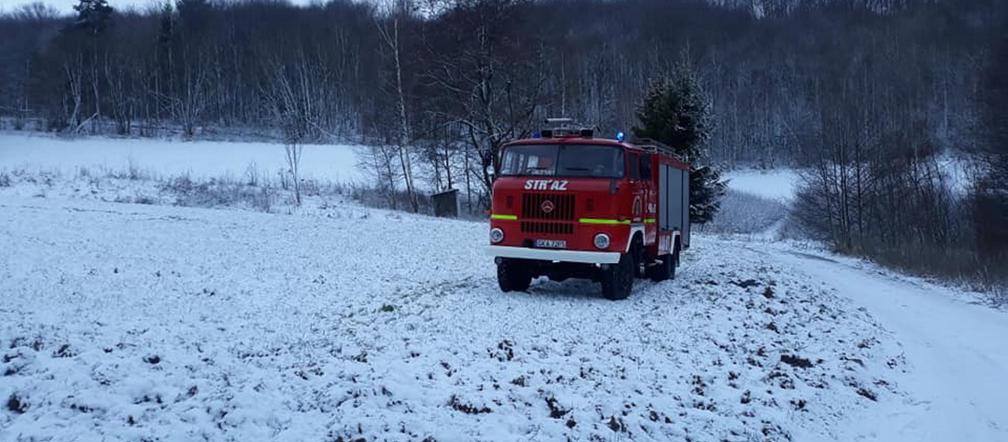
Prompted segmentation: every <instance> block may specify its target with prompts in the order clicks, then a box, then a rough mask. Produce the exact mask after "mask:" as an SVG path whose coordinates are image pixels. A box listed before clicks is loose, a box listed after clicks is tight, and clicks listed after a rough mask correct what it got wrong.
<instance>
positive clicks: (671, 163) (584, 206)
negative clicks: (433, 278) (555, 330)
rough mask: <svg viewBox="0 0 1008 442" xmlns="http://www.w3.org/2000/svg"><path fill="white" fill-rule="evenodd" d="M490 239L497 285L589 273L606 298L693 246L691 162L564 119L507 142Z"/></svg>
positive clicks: (671, 272)
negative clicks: (603, 135) (538, 133)
mask: <svg viewBox="0 0 1008 442" xmlns="http://www.w3.org/2000/svg"><path fill="white" fill-rule="evenodd" d="M500 161H501V163H500V168H499V170H500V174H499V175H498V176H497V177H496V180H495V181H494V184H493V199H492V206H491V214H490V245H489V247H488V249H487V252H488V253H489V254H490V255H491V256H493V257H494V258H495V263H496V265H497V277H498V283H499V285H500V288H501V290H503V291H505V292H507V291H524V290H527V289H528V287H529V286H530V284H531V281H532V280H533V279H534V278H537V277H539V276H547V277H549V278H550V279H552V280H556V281H563V280H565V279H567V278H586V279H591V280H594V281H597V282H600V283H601V285H602V293H603V295H605V296H606V297H607V298H610V299H625V298H626V297H628V296H629V295H630V292H631V291H632V289H633V284H634V279H635V278H637V277H643V276H650V277H651V278H652V279H653V280H656V281H661V280H665V279H670V278H674V277H675V269H676V266H678V264H679V256H680V253H681V251H682V250H683V249H685V248H686V247H688V246H689V172H688V171H689V167H688V166H687V165H686V164H685V163H683V162H682V161H680V160H679V159H678V158H676V157H675V155H674V154H673V153H672V149H670V148H668V147H666V146H663V145H660V144H659V143H655V142H653V141H650V140H643V141H637V142H633V143H628V142H624V140H623V139H622V137H621V136H617V138H616V139H603V138H595V137H594V133H593V131H592V130H590V129H579V128H570V127H561V128H557V129H550V130H544V131H542V135H541V136H539V137H536V138H530V139H522V140H516V141H513V142H511V143H508V144H507V145H505V146H504V147H503V148H502V152H501V160H500Z"/></svg>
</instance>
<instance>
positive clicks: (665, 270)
mask: <svg viewBox="0 0 1008 442" xmlns="http://www.w3.org/2000/svg"><path fill="white" fill-rule="evenodd" d="M658 259H660V260H661V264H655V265H653V266H651V268H650V270H651V280H652V281H654V282H662V281H665V280H667V279H670V278H675V255H673V254H671V253H670V254H668V255H662V256H659V257H658Z"/></svg>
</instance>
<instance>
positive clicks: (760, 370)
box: [0, 192, 904, 440]
mask: <svg viewBox="0 0 1008 442" xmlns="http://www.w3.org/2000/svg"><path fill="white" fill-rule="evenodd" d="M485 230H486V228H485V226H484V225H482V224H481V223H468V222H459V221H445V220H439V219H432V218H426V217H415V216H408V215H401V214H397V213H390V212H384V211H379V210H372V209H364V208H360V207H356V206H352V205H345V206H341V207H336V208H330V209H328V210H327V211H324V212H320V214H319V215H318V216H307V215H293V216H291V215H271V214H260V213H255V212H249V211H238V210H207V209H187V208H177V207H163V206H147V205H132V204H116V203H105V202H95V201H86V200H76V199H71V200H60V199H53V198H30V197H29V198H25V197H21V196H15V195H13V194H10V193H5V192H0V243H2V244H4V245H5V247H3V248H2V250H0V263H2V264H3V265H2V266H0V297H2V302H0V305H2V307H0V344H2V347H3V348H4V350H3V352H4V353H3V361H4V362H3V370H4V371H5V372H6V373H7V375H6V376H4V377H3V378H2V379H3V382H2V383H0V398H2V399H4V401H5V402H8V403H9V404H8V407H6V408H4V409H3V411H2V412H0V439H5V440H8V439H16V438H18V437H39V438H46V437H53V438H56V439H63V438H65V437H69V436H70V435H74V436H80V437H83V438H86V439H99V438H111V439H139V438H149V439H155V438H162V439H182V440H191V439H202V438H209V439H214V440H216V439H227V438H230V439H235V440H260V439H277V440H324V439H326V438H333V439H335V438H338V437H339V436H343V437H345V438H350V437H353V436H365V437H367V438H368V439H369V440H372V439H382V438H390V439H417V438H424V437H426V436H433V437H435V438H437V439H438V440H459V439H495V440H499V439H506V440H528V439H539V440H553V439H557V438H563V437H565V436H566V437H572V438H575V439H585V438H590V437H594V438H601V439H613V438H621V437H630V438H633V439H638V440H667V439H670V438H671V439H682V438H690V439H693V440H721V439H729V440H761V439H769V440H782V439H787V438H788V437H789V435H792V434H807V433H809V434H824V435H829V434H831V431H832V430H831V429H832V428H833V426H834V425H835V424H836V423H837V422H840V421H841V420H842V419H843V418H844V417H845V416H848V415H849V413H850V412H852V411H856V410H861V409H864V408H872V407H875V406H876V405H875V404H876V402H875V401H876V400H878V399H879V398H883V399H885V398H890V397H901V396H900V393H899V387H898V385H897V384H896V381H895V380H894V376H896V375H897V374H898V373H899V372H900V371H901V370H903V369H904V364H903V361H902V359H901V357H900V352H899V349H898V348H897V347H896V345H895V343H894V342H893V340H892V338H891V337H890V335H889V334H888V333H887V332H885V331H884V330H883V329H882V328H881V327H880V326H879V325H877V324H876V323H875V321H874V320H873V319H872V317H871V316H870V315H868V314H867V313H866V312H865V311H864V310H861V309H858V308H856V307H855V306H853V305H851V304H849V303H848V302H846V301H844V300H843V299H841V298H839V297H837V296H836V294H835V292H833V291H832V290H831V289H828V288H825V287H821V286H819V285H817V284H810V283H809V282H808V281H807V280H806V279H805V278H804V277H803V276H801V273H800V272H797V271H796V270H795V269H793V268H791V267H788V266H785V265H781V264H780V263H778V262H777V261H776V260H774V259H773V258H772V257H769V256H766V255H764V254H761V253H758V252H754V251H748V250H744V249H740V248H738V247H734V246H731V244H729V243H726V242H722V241H719V240H715V239H710V238H704V237H697V239H696V241H695V247H694V248H693V249H691V250H690V253H689V255H688V257H687V258H686V261H687V263H686V265H685V266H684V267H683V268H682V271H681V273H680V275H679V278H678V279H677V280H676V281H674V282H667V283H662V284H653V283H649V282H642V283H641V284H640V287H638V289H637V291H636V292H635V294H634V296H633V297H632V298H631V299H630V300H628V301H626V302H616V303H614V302H609V301H606V300H604V299H602V298H601V297H599V296H598V294H597V293H598V288H597V287H596V286H595V285H592V284H588V283H585V282H577V281H568V282H565V283H562V284H561V283H554V282H539V283H537V284H536V285H534V286H533V288H532V290H531V293H519V294H503V293H500V292H499V291H498V289H497V288H496V283H495V279H494V276H493V267H492V263H491V261H490V259H489V258H487V257H485V256H483V255H482V251H481V246H482V245H483V243H484V242H485V241H484V237H485V233H486V232H485ZM11 404H13V406H12V405H11Z"/></svg>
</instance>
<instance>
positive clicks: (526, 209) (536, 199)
mask: <svg viewBox="0 0 1008 442" xmlns="http://www.w3.org/2000/svg"><path fill="white" fill-rule="evenodd" d="M547 202H549V204H550V205H552V208H553V210H550V211H548V212H547V211H545V210H543V205H544V204H546V203H547ZM521 207H522V212H521V213H522V215H521V216H522V219H535V220H551V221H573V220H574V195H570V194H563V193H523V194H522V206H521Z"/></svg>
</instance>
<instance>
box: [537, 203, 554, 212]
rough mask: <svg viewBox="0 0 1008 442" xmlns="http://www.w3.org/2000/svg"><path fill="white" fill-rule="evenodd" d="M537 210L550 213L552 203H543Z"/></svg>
mask: <svg viewBox="0 0 1008 442" xmlns="http://www.w3.org/2000/svg"><path fill="white" fill-rule="evenodd" d="M539 208H540V209H542V211H543V213H550V212H552V211H553V201H550V200H546V201H543V202H542V204H540V205H539Z"/></svg>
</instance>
